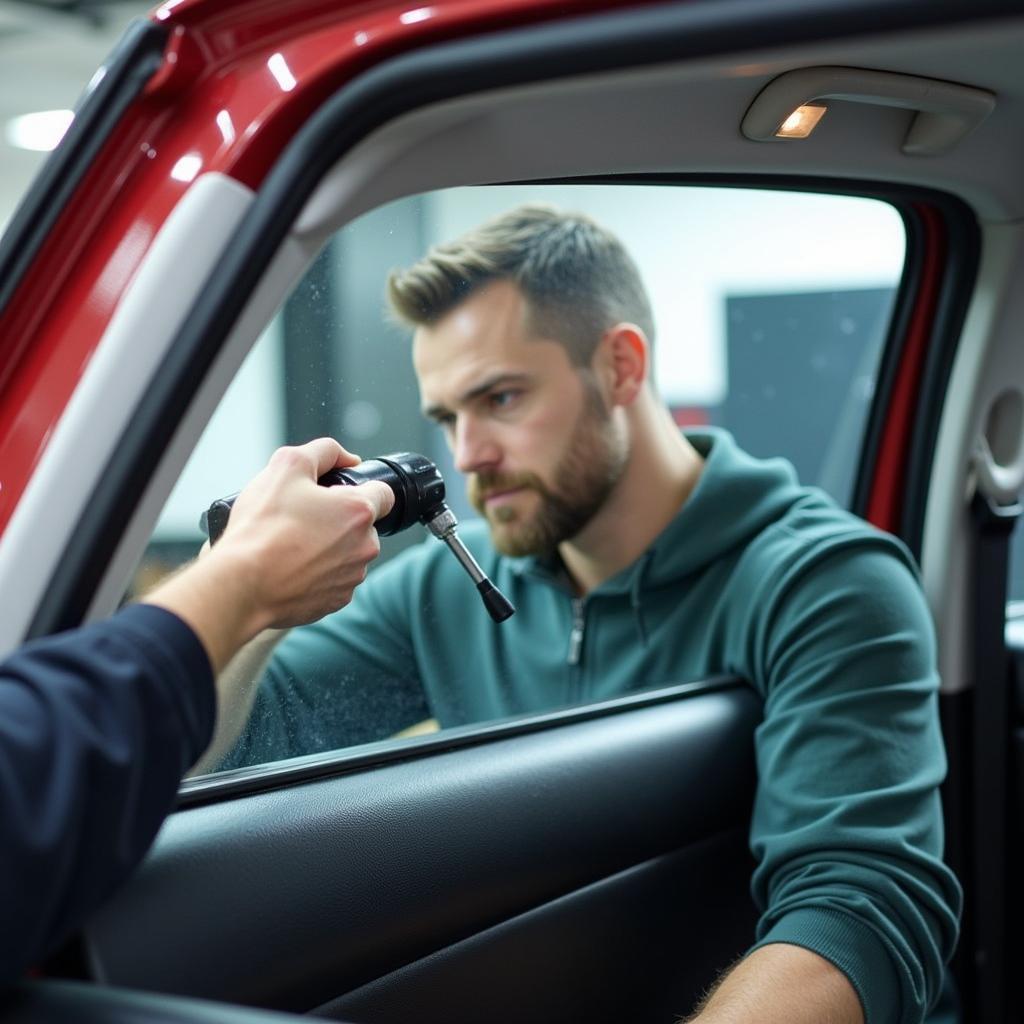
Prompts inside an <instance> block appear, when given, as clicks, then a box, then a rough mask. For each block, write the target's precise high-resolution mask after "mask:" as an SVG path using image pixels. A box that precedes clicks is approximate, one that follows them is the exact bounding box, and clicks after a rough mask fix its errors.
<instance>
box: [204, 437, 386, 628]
mask: <svg viewBox="0 0 1024 1024" xmlns="http://www.w3.org/2000/svg"><path fill="white" fill-rule="evenodd" d="M358 462H359V459H358V457H357V456H355V455H352V454H351V453H349V452H347V451H346V450H345V449H344V448H342V447H341V445H340V444H338V442H337V441H333V440H331V439H330V438H327V437H324V438H320V439H319V440H317V441H311V442H309V444H306V445H303V446H302V447H300V448H281V449H279V450H278V451H276V452H275V453H274V455H273V456H272V458H271V459H270V462H269V464H268V465H267V467H266V469H264V470H263V471H262V472H261V473H260V474H259V475H258V476H257V477H255V478H254V479H253V480H252V482H251V483H250V484H249V485H248V486H247V487H246V488H245V490H243V491H242V493H241V494H240V495H239V496H238V499H237V501H236V502H235V505H234V507H233V508H232V510H231V518H230V519H229V520H228V525H227V529H226V530H225V531H224V535H223V537H221V539H220V540H219V541H218V542H217V544H216V546H215V547H214V549H213V551H212V552H211V554H210V557H214V556H216V555H221V554H222V555H223V557H225V558H228V557H231V558H233V559H236V560H241V561H243V562H245V563H247V564H248V565H249V566H250V567H251V568H252V570H253V571H252V573H251V579H252V587H253V599H254V600H255V602H256V603H257V605H258V607H259V608H260V609H261V610H262V611H263V613H264V616H265V621H264V622H263V623H262V625H264V626H275V627H283V626H297V625H301V624H302V623H305V622H312V621H314V620H316V619H319V618H321V617H322V616H324V615H326V614H327V613H328V612H332V611H335V610H337V609H338V608H342V607H344V606H345V605H347V604H348V603H349V601H351V600H352V592H353V591H354V590H355V588H356V587H357V586H358V585H359V584H360V583H362V582H363V580H364V579H366V569H367V566H368V565H369V563H370V562H372V561H373V560H374V559H375V558H376V557H377V555H379V554H380V540H379V539H378V537H377V531H376V529H375V528H374V525H373V524H374V522H375V521H376V520H377V519H379V518H380V517H381V516H383V515H385V514H386V513H387V512H388V511H390V509H391V506H392V505H393V504H394V501H395V496H394V493H393V492H392V490H391V488H390V487H388V486H387V485H386V484H384V483H381V482H379V481H373V482H370V483H366V484H360V485H359V486H357V487H347V486H342V487H320V486H319V485H318V484H317V478H318V477H321V476H323V474H324V473H326V472H327V471H328V470H331V469H335V468H341V467H345V466H354V465H356V464H357V463H358Z"/></svg>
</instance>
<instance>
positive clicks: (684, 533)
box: [509, 427, 810, 605]
mask: <svg viewBox="0 0 1024 1024" xmlns="http://www.w3.org/2000/svg"><path fill="white" fill-rule="evenodd" d="M684 434H685V436H686V438H687V440H689V442H690V443H691V444H692V445H693V446H694V448H696V449H697V451H698V452H699V453H700V455H701V456H702V457H703V459H704V468H703V469H702V470H701V474H700V477H699V478H698V480H697V483H696V486H695V487H694V489H693V490H692V491H691V492H690V495H689V497H688V498H687V500H686V502H685V503H684V504H683V506H682V507H681V508H680V510H679V512H678V513H677V514H676V516H675V517H674V518H673V520H672V521H671V522H670V523H669V524H668V526H666V527H665V529H664V530H662V532H661V533H660V534H659V535H658V536H657V537H656V538H655V539H654V541H653V543H652V544H651V545H650V547H649V548H648V549H647V551H646V552H644V554H643V555H642V556H641V557H640V558H638V559H637V560H636V561H635V562H633V564H632V565H629V566H627V567H626V568H625V569H623V570H622V571H621V572H619V573H617V574H616V575H615V576H613V577H611V579H608V580H605V582H604V583H602V584H601V585H600V586H599V587H597V588H596V589H595V590H594V591H593V592H592V593H593V594H630V595H632V599H633V602H634V604H636V605H639V602H640V594H641V593H642V591H643V590H645V589H649V588H652V587H657V586H661V585H664V584H668V583H674V582H676V581H678V580H680V579H682V578H683V577H686V576H688V575H690V574H692V573H695V572H698V571H699V570H701V569H703V568H705V567H706V566H708V565H710V564H711V563H712V562H715V561H717V560H718V559H719V558H721V557H723V556H724V555H726V554H727V553H728V552H730V551H732V550H733V549H735V548H737V547H741V546H744V545H745V544H747V543H748V542H749V541H750V540H751V539H752V538H753V537H755V536H756V535H757V534H758V533H760V532H761V531H762V530H763V529H765V528H766V527H767V526H769V525H770V524H771V523H773V522H775V521H776V520H777V519H779V518H781V516H783V515H784V514H785V513H786V511H787V510H788V509H789V508H790V507H791V506H792V505H793V504H794V503H795V502H797V501H798V500H800V499H802V498H805V497H806V496H807V495H808V494H809V493H810V492H809V490H808V489H807V488H804V487H801V486H800V484H799V483H798V482H797V478H796V473H795V471H794V469H793V467H792V465H790V463H789V462H788V461H786V460H785V459H781V458H771V459H756V458H754V457H753V456H751V455H748V454H747V453H746V452H744V451H743V450H742V449H741V448H740V447H739V446H738V445H737V444H736V441H735V440H734V439H733V437H732V435H731V434H730V433H729V432H728V431H726V430H723V429H721V428H719V427H702V428H700V429H697V430H687V431H684ZM509 562H510V563H511V567H512V570H513V572H516V573H519V574H523V575H528V576H531V577H534V578H537V579H542V580H544V581H546V582H548V583H550V584H552V585H555V586H558V587H560V588H564V589H565V590H566V591H567V592H570V593H571V591H572V587H571V584H570V582H569V579H568V577H567V574H566V572H565V568H564V566H563V565H562V562H561V559H560V558H558V556H557V554H556V555H554V556H549V557H547V558H539V557H535V556H530V557H526V558H515V559H509Z"/></svg>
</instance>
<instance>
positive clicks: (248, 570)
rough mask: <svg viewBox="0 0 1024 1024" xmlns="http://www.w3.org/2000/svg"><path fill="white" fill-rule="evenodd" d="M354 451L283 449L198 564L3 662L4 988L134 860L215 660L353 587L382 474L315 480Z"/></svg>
mask: <svg viewBox="0 0 1024 1024" xmlns="http://www.w3.org/2000/svg"><path fill="white" fill-rule="evenodd" d="M354 461H356V460H355V459H354V457H353V456H350V455H349V454H348V453H347V452H345V451H344V449H342V448H341V446H340V445H338V444H337V443H336V442H333V441H330V440H327V439H322V440H320V441H317V442H312V443H311V444H309V445H306V446H304V447H303V448H299V449H282V451H281V452H278V453H277V454H276V455H275V456H274V458H273V459H272V460H271V462H270V464H269V466H268V467H267V469H266V470H264V471H263V473H261V474H260V475H259V476H258V477H257V478H256V480H254V481H253V483H252V484H250V486H249V487H247V488H246V490H245V491H244V492H243V494H242V496H241V497H240V498H239V500H238V503H237V504H236V506H235V511H234V512H233V514H232V517H231V525H230V526H229V528H228V531H227V532H226V533H225V536H224V538H223V540H222V541H221V543H220V544H219V545H218V547H217V550H216V551H214V552H213V553H212V554H211V556H210V557H209V558H206V559H203V561H202V562H199V563H196V564H194V565H193V566H191V567H190V568H189V569H188V570H186V571H185V572H183V573H181V574H180V575H178V576H176V577H174V578H173V579H172V580H170V581H169V582H167V583H166V584H164V585H163V586H161V587H160V588H158V589H157V591H155V592H154V593H153V594H152V595H150V596H149V597H148V598H147V602H146V604H144V605H138V606H134V607H130V608H127V609H125V610H124V611H123V612H121V613H119V614H118V615H117V616H116V617H115V618H114V619H112V620H110V621H109V622H106V623H100V624H97V625H93V626H90V627H86V628H84V629H81V630H78V631H75V632H73V633H67V634H64V635H61V636H57V637H49V638H46V639H43V640H39V641H36V642H34V643H32V644H29V645H26V647H24V648H22V649H21V650H20V651H19V652H16V653H15V654H14V655H13V656H12V657H11V658H10V659H9V660H8V661H7V662H5V663H3V664H2V665H0V907H2V908H3V925H4V926H3V928H0V982H4V981H9V980H12V979H15V978H17V977H18V976H19V975H20V974H21V973H22V972H23V971H24V970H25V969H26V968H27V967H29V966H30V965H31V964H33V963H35V962H38V960H39V959H40V958H41V957H43V956H44V955H45V954H46V953H47V952H48V951H50V950H51V949H53V948H54V946H55V945H57V944H58V943H59V942H60V941H61V940H63V939H64V938H65V937H66V936H67V935H68V933H69V932H70V931H71V930H72V929H73V928H74V927H75V926H76V925H77V924H79V923H80V922H81V920H82V919H83V918H84V917H85V916H86V915H87V914H88V913H90V912H91V911H92V910H93V909H95V907H96V906H97V905H98V904H99V903H100V902H101V901H102V900H103V899H104V898H105V897H106V896H107V895H108V894H109V893H110V892H111V890H112V889H113V888H114V887H115V886H116V885H117V883H118V882H120V881H121V880H122V879H123V878H124V876H125V875H126V874H127V873H128V872H129V871H130V870H131V868H132V867H133V866H134V865H135V864H136V863H137V862H138V860H139V859H140V858H141V856H142V854H143V853H144V852H145V850H146V848H147V847H148V845H149V843H150V841H151V840H152V838H153V836H154V835H155V834H156V831H157V829H158V828H159V826H160V823H161V821H162V820H163V817H164V815H165V814H166V813H167V811H168V810H169V809H170V807H171V804H172V802H173V799H174V795H175V792H176V790H177V785H178V782H179V780H180V778H181V775H182V773H183V772H184V771H185V769H186V768H187V767H188V766H189V764H191V763H192V762H193V761H194V760H195V758H196V756H197V755H198V754H199V753H200V752H201V750H202V749H203V747H204V745H205V744H206V742H207V741H208V740H209V737H210V733H211V732H212V728H213V719H214V691H213V686H212V685H211V684H212V678H213V672H214V671H216V670H219V669H220V668H222V667H223V666H224V665H225V664H226V662H227V661H228V660H229V659H230V658H231V656H232V655H233V654H234V653H235V651H237V649H238V648H239V647H240V646H241V645H242V644H244V643H245V642H246V641H248V640H249V639H251V638H252V637H253V636H255V635H256V634H257V633H259V632H260V631H261V630H263V629H265V628H267V627H275V626H276V627H284V626H289V625H292V624H295V623H299V622H305V621H309V620H311V619H316V618H319V617H320V616H322V615H324V614H326V613H327V612H328V611H331V610H334V609H335V608H338V607H340V606H342V605H343V604H345V603H347V601H348V600H349V599H350V598H351V595H352V591H353V589H354V588H355V586H356V585H358V583H359V582H360V581H361V580H362V579H363V577H364V575H365V571H366V564H367V562H369V561H370V560H371V559H372V558H373V557H375V555H376V554H377V551H378V550H379V545H378V541H377V537H376V532H375V531H374V529H373V522H374V521H375V520H376V519H377V518H379V516H380V515H382V514H384V512H386V511H387V509H388V508H389V507H390V503H391V501H392V500H393V496H392V494H391V491H390V489H389V488H387V487H386V486H385V485H383V484H380V485H373V484H366V485H363V486H362V487H358V488H348V487H346V488H333V489H328V488H321V487H318V486H317V485H316V479H317V477H318V476H320V475H322V474H323V473H324V472H326V471H327V470H328V469H331V468H333V467H334V466H336V465H347V464H351V463H352V462H354ZM332 492H333V493H332Z"/></svg>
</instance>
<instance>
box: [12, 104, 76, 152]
mask: <svg viewBox="0 0 1024 1024" xmlns="http://www.w3.org/2000/svg"><path fill="white" fill-rule="evenodd" d="M74 117H75V115H74V113H73V112H72V111H70V110H38V111H36V112H35V113H34V114H22V115H21V116H20V117H12V118H11V120H10V121H8V122H7V125H6V128H5V129H4V138H5V139H6V140H7V143H8V145H10V146H14V147H16V148H17V149H31V150H34V151H35V152H37V153H48V152H49V151H50V150H51V149H56V148H57V143H58V142H60V140H61V139H63V138H64V133H65V132H66V131H67V130H68V128H69V127H70V126H71V122H72V121H73V120H74Z"/></svg>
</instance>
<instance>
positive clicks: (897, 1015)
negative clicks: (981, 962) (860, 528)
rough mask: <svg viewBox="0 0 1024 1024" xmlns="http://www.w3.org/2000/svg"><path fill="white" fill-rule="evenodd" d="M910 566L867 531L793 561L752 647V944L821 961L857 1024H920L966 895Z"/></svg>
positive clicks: (930, 653) (931, 655) (931, 671)
mask: <svg viewBox="0 0 1024 1024" xmlns="http://www.w3.org/2000/svg"><path fill="white" fill-rule="evenodd" d="M908 562H909V557H908V556H907V557H905V556H904V555H903V554H902V549H900V548H899V547H898V546H897V545H896V543H895V542H893V541H890V540H889V539H888V538H885V537H884V535H881V534H878V535H871V534H867V533H866V532H865V533H864V534H862V535H861V536H859V537H856V538H849V537H848V538H846V539H845V540H842V541H839V542H834V543H832V544H830V545H827V546H825V547H824V548H819V550H817V551H815V552H812V553H810V554H808V555H805V556H804V557H802V558H798V559H796V560H790V565H789V568H788V569H787V570H786V571H785V573H784V574H783V576H782V578H781V579H779V578H778V577H776V579H775V581H774V582H773V583H772V584H771V590H772V593H771V594H770V595H768V596H767V597H766V600H765V602H764V604H763V606H762V610H763V615H762V617H761V619H760V627H759V629H758V630H757V631H756V632H757V636H756V639H755V645H756V647H757V655H756V658H758V659H759V660H760V665H759V666H758V671H757V672H756V677H757V678H758V679H759V680H761V681H762V683H763V686H764V698H765V715H764V720H763V723H762V725H761V726H760V728H759V731H758V734H757V737H756V754H757V762H758V772H759V785H758V794H757V798H756V802H755V808H754V815H753V819H752V827H751V845H752V849H753V852H754V854H755V856H756V858H757V860H758V862H759V863H758V867H757V870H756V871H755V874H754V880H753V889H754V896H755V899H756V900H757V902H758V905H759V906H760V907H761V908H762V909H763V915H762V918H761V920H760V922H759V926H758V932H757V940H758V941H757V946H763V945H767V944H769V943H776V942H785V943H792V944H795V945H798V946H803V947H805V948H807V949H810V950H813V951H814V952H816V953H818V954H819V955H821V956H823V957H824V958H825V959H827V960H829V961H831V962H832V963H833V964H835V965H836V966H837V967H838V968H839V969H840V970H842V971H843V972H844V973H845V974H846V975H847V977H848V978H849V979H850V981H851V983H852V984H853V987H854V988H855V990H856V991H857V994H858V996H859V998H860V1000H861V1003H862V1005H863V1008H864V1014H865V1019H866V1021H867V1024H919V1022H920V1021H922V1020H923V1019H924V1017H925V1015H926V1013H927V1011H928V1009H929V1007H930V1006H932V1005H933V1004H934V1003H935V1001H936V999H937V998H938V995H939V992H940V989H941V985H942V979H943V972H944V966H945V964H946V962H947V961H948V959H949V957H950V956H951V954H952V951H953V947H954V945H955V942H956V937H957V927H958V919H959V913H960V902H961V895H960V890H959V886H958V884H957V882H956V879H955V878H954V876H953V875H952V873H951V872H950V871H949V869H948V868H947V867H946V866H945V865H944V864H943V862H942V816H941V808H940V803H939V790H938V787H939V784H940V782H941V781H942V779H943V777H944V775H945V768H946V761H945V752H944V749H943V744H942V736H941V731H940V727H939V717H938V706H937V694H938V678H937V673H936V660H935V641H934V635H933V628H932V624H931V619H930V616H929V612H928V608H927V605H926V603H925V600H924V596H923V594H922V592H921V589H920V587H919V585H918V583H917V580H916V578H915V576H914V573H913V572H912V570H911V569H910V568H909V566H908ZM755 948H756V947H755Z"/></svg>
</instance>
